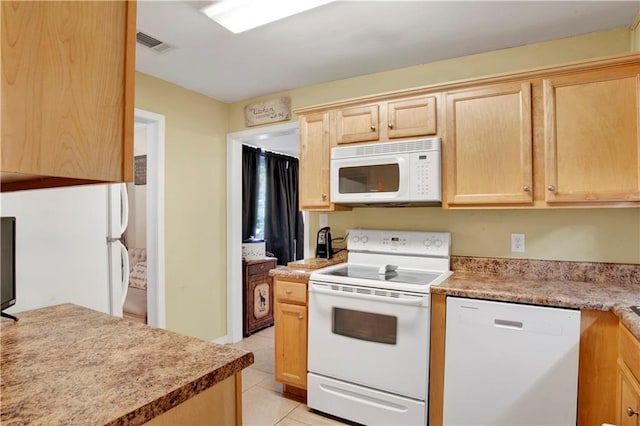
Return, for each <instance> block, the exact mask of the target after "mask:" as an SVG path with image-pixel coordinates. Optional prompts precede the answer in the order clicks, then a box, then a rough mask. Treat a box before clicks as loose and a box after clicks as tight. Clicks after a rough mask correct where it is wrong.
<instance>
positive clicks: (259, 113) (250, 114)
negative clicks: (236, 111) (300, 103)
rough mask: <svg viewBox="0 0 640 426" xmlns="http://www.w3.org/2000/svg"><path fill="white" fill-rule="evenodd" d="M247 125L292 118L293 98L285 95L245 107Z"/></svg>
mask: <svg viewBox="0 0 640 426" xmlns="http://www.w3.org/2000/svg"><path fill="white" fill-rule="evenodd" d="M244 118H245V123H246V125H247V127H250V126H257V125H260V124H267V123H275V122H277V121H285V120H290V119H291V98H290V97H288V96H284V97H281V98H277V99H271V100H268V101H265V102H257V103H254V104H249V105H247V106H246V107H244Z"/></svg>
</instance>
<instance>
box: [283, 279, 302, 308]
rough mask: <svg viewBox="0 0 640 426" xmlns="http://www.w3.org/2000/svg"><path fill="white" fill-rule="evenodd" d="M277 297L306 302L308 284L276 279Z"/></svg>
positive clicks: (295, 301) (289, 300) (284, 299)
mask: <svg viewBox="0 0 640 426" xmlns="http://www.w3.org/2000/svg"><path fill="white" fill-rule="evenodd" d="M276 298H277V300H278V301H288V302H294V303H303V304H306V303H307V284H306V283H299V282H293V281H280V280H276Z"/></svg>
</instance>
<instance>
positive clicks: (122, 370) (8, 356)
mask: <svg viewBox="0 0 640 426" xmlns="http://www.w3.org/2000/svg"><path fill="white" fill-rule="evenodd" d="M17 317H18V318H19V321H18V322H15V323H14V322H12V321H6V320H3V321H2V323H1V324H0V350H1V353H0V360H1V363H0V371H1V375H0V423H2V424H3V425H5V424H6V425H17V424H41V425H62V424H64V425H72V424H73V425H129V424H131V425H136V424H142V423H145V422H147V421H149V420H151V419H152V418H154V417H156V416H158V415H160V414H162V413H164V412H165V411H168V410H169V409H171V408H173V407H175V406H177V405H178V404H180V403H182V402H184V401H186V400H187V399H189V398H191V397H193V396H195V395H197V394H198V393H200V392H201V391H204V390H206V389H208V388H210V387H211V386H214V385H215V384H217V383H219V382H221V381H222V380H224V379H226V378H228V377H230V376H232V375H233V374H235V373H238V372H240V371H241V370H242V369H243V368H245V367H248V366H249V365H251V364H252V363H253V354H252V353H251V352H245V351H242V350H239V349H234V348H232V347H229V346H223V345H218V344H215V343H211V342H207V341H205V340H201V339H196V338H193V337H188V336H183V335H180V334H177V333H173V332H170V331H166V330H160V329H153V328H150V327H147V326H146V325H144V324H140V323H136V322H132V321H128V320H122V319H119V318H116V317H113V316H110V315H106V314H103V313H100V312H96V311H93V310H90V309H87V308H83V307H80V306H76V305H72V304H64V305H58V306H52V307H47V308H42V309H36V310H33V311H27V312H22V313H19V314H17Z"/></svg>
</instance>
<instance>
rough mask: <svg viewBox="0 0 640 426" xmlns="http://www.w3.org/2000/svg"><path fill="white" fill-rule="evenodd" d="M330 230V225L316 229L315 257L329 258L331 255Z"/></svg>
mask: <svg viewBox="0 0 640 426" xmlns="http://www.w3.org/2000/svg"><path fill="white" fill-rule="evenodd" d="M330 230H331V228H330V227H328V226H325V227H324V228H322V229H320V230H319V231H318V238H317V240H316V257H319V258H321V259H331V258H332V257H333V249H332V247H331V232H329V231H330Z"/></svg>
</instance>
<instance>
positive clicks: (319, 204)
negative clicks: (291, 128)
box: [299, 112, 331, 210]
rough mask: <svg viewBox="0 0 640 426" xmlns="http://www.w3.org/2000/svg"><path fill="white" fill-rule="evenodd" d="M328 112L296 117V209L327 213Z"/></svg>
mask: <svg viewBox="0 0 640 426" xmlns="http://www.w3.org/2000/svg"><path fill="white" fill-rule="evenodd" d="M330 156H331V151H330V140H329V113H328V112H323V113H315V114H309V115H304V116H302V117H300V182H299V191H300V192H299V196H300V210H329V209H330V208H331V202H330V200H329V167H330Z"/></svg>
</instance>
